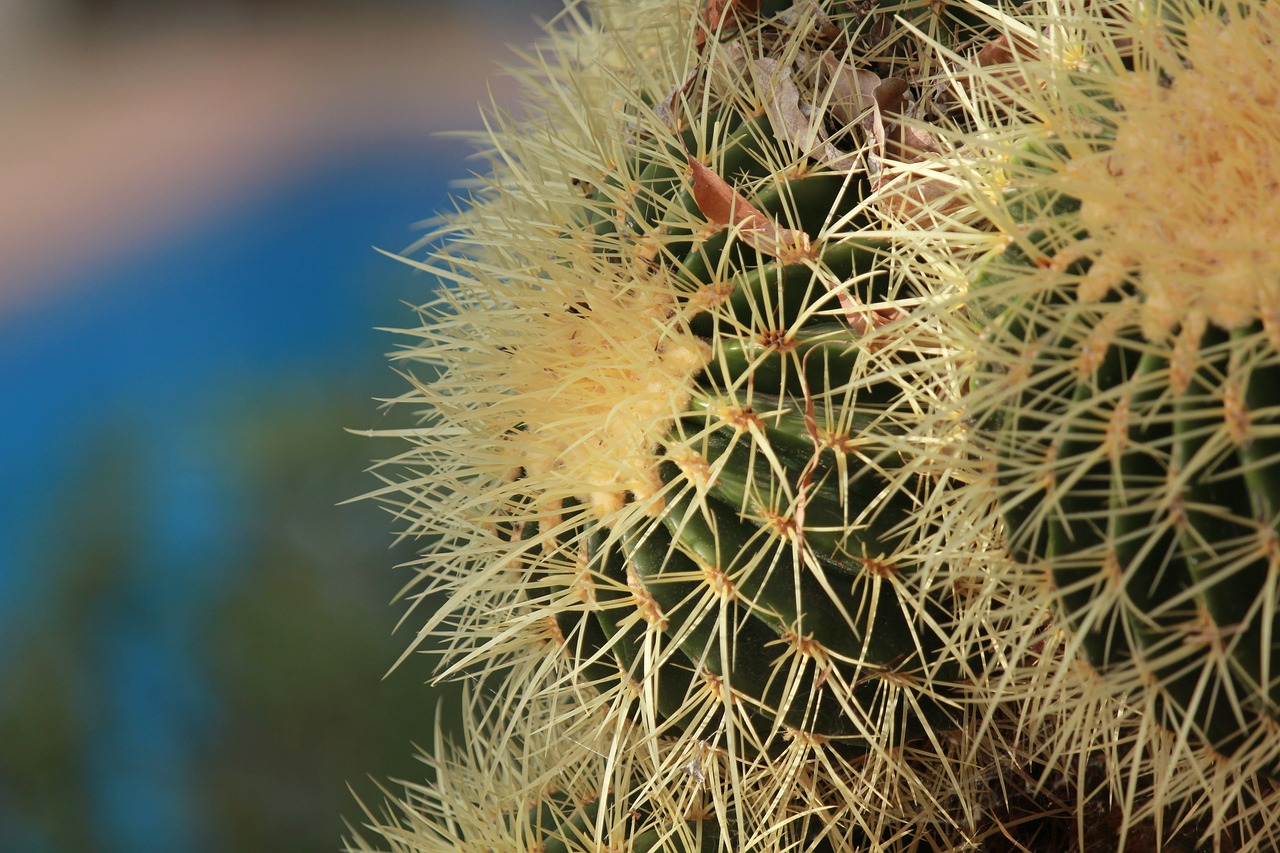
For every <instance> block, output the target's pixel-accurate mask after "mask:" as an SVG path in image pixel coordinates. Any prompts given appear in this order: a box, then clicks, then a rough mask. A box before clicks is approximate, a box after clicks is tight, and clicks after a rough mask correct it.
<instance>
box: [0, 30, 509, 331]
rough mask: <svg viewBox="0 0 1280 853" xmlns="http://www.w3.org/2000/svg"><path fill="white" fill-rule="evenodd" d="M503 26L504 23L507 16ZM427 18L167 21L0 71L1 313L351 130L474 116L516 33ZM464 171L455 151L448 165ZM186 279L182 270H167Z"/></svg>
mask: <svg viewBox="0 0 1280 853" xmlns="http://www.w3.org/2000/svg"><path fill="white" fill-rule="evenodd" d="M508 23H509V22H508ZM492 26H493V22H484V21H465V20H452V21H446V22H444V23H442V22H440V21H439V20H427V19H425V18H422V17H397V18H386V17H382V18H377V17H362V18H358V19H351V20H341V19H330V20H326V21H322V22H313V21H311V22H299V25H298V26H292V27H290V26H282V25H277V26H276V27H275V28H274V29H272V30H271V31H266V32H254V33H248V34H246V33H243V32H234V31H217V32H215V31H210V32H205V33H187V34H174V33H170V34H167V35H164V36H155V37H152V38H149V39H144V38H138V39H135V40H134V41H132V42H127V43H126V42H116V43H115V44H114V45H112V46H110V47H109V48H104V49H102V50H100V51H95V52H93V53H91V54H87V55H85V54H73V53H71V52H69V51H67V50H65V49H64V50H63V52H61V53H60V54H55V55H53V56H46V57H44V58H43V59H42V60H41V62H40V63H38V64H33V65H32V66H31V67H29V68H28V69H27V70H26V71H24V72H22V73H21V74H14V73H9V74H7V75H6V76H7V77H8V78H9V79H7V80H4V81H0V117H2V118H0V314H3V313H5V312H6V311H8V310H10V309H11V308H12V307H13V306H14V305H16V304H18V301H19V300H23V299H29V298H33V297H35V298H38V297H39V294H38V293H36V292H34V288H35V287H37V285H36V282H37V281H39V280H41V279H43V280H49V279H50V278H56V277H57V276H58V275H59V274H60V273H65V272H66V271H68V270H70V269H73V268H75V267H77V266H79V265H83V264H86V263H88V264H91V263H92V262H93V259H94V258H95V257H98V256H103V255H104V253H107V252H111V251H113V250H115V249H118V248H121V247H127V246H129V245H133V244H136V243H137V242H138V241H140V240H142V239H145V238H146V237H147V236H148V235H154V234H156V233H158V232H159V233H163V230H164V229H165V228H166V227H168V226H170V225H172V224H173V223H175V222H180V221H182V220H183V219H184V218H186V217H189V216H191V215H193V214H195V213H197V212H199V211H201V210H205V209H208V208H210V207H211V206H215V205H218V204H220V203H225V202H227V201H230V200H233V199H235V198H236V197H241V196H243V195H244V194H246V193H248V192H250V191H251V190H252V187H253V186H254V184H255V183H257V182H260V181H262V180H264V179H267V178H269V177H270V176H271V175H272V174H273V173H278V172H280V171H281V170H284V169H287V168H288V167H289V164H290V163H291V161H292V162H298V163H305V162H306V160H307V158H309V157H316V156H319V155H320V154H321V153H323V151H324V150H326V149H331V147H332V146H334V145H339V144H343V143H349V142H353V141H358V140H359V139H360V138H362V137H373V136H379V137H381V136H387V135H390V134H398V135H400V136H409V138H414V137H421V138H422V139H423V140H424V142H425V141H426V140H427V139H428V138H429V136H430V135H431V134H433V133H435V132H437V131H442V130H454V129H475V128H478V127H479V126H480V122H479V117H478V112H477V104H478V103H480V102H486V103H487V101H488V99H489V88H490V87H492V88H493V90H494V91H495V92H496V93H497V97H498V98H499V100H500V101H501V100H509V96H510V89H511V87H510V82H509V81H508V80H506V78H505V77H502V76H501V75H499V74H498V73H497V72H498V68H499V64H500V63H504V62H507V61H508V60H509V59H510V58H511V53H510V51H509V50H507V49H506V47H505V45H509V44H519V43H522V42H524V41H527V40H528V39H529V38H531V37H532V36H533V34H534V30H533V28H532V27H531V26H530V27H528V28H526V29H523V30H521V29H518V28H511V27H504V28H502V29H494V28H492ZM458 167H459V173H460V174H462V173H463V171H464V170H465V168H466V166H465V164H462V163H460V164H458ZM178 278H180V277H178Z"/></svg>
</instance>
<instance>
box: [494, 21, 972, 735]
mask: <svg viewBox="0 0 1280 853" xmlns="http://www.w3.org/2000/svg"><path fill="white" fill-rule="evenodd" d="M743 5H744V6H745V4H743ZM838 6H839V4H834V5H833V7H832V9H831V10H830V14H829V15H828V14H825V13H823V12H822V10H821V9H819V8H818V7H817V6H816V5H813V6H806V5H804V4H800V5H799V6H797V8H795V9H791V10H789V12H788V13H787V14H785V15H782V16H778V15H773V16H770V15H769V14H767V10H763V9H762V10H759V11H758V12H756V13H746V12H745V11H742V10H741V9H740V10H739V12H738V13H737V14H736V16H732V17H728V18H725V19H724V20H722V21H721V22H720V26H721V30H722V32H721V33H720V34H719V37H717V38H716V39H713V40H710V41H708V42H707V43H706V44H704V45H703V47H702V53H703V55H702V57H701V59H700V62H699V64H698V65H696V66H695V67H694V68H693V69H692V70H691V71H690V72H689V74H688V75H687V76H686V78H685V80H684V82H683V83H682V84H681V86H680V87H679V88H678V89H676V90H674V91H673V92H671V93H669V94H668V95H667V97H666V98H665V99H664V100H663V101H662V107H661V109H660V110H659V111H658V112H659V115H660V117H661V121H660V123H657V124H655V123H654V119H653V118H649V119H647V122H648V123H647V124H645V125H637V126H636V127H634V128H633V129H632V131H631V133H630V136H631V139H630V141H629V144H628V146H627V147H626V148H625V149H624V151H625V159H624V160H622V161H621V162H620V163H619V164H618V165H617V167H616V168H615V169H614V170H612V171H611V172H609V173H608V174H607V175H606V176H605V177H604V179H603V180H600V179H599V178H593V179H592V180H591V181H590V182H589V183H590V184H591V188H590V189H589V191H588V192H587V194H586V197H585V198H584V199H583V201H582V202H581V212H580V213H579V214H578V216H577V219H578V221H579V222H580V223H581V225H582V226H583V227H585V228H586V229H589V230H588V231H587V232H586V234H587V236H586V237H585V238H583V237H582V236H581V234H579V233H577V232H572V233H570V235H568V236H569V237H570V238H571V239H572V240H574V241H575V242H577V243H579V244H582V245H585V247H586V248H587V249H588V250H589V251H590V253H591V255H592V258H593V260H592V263H594V264H596V265H597V266H599V267H604V268H609V269H611V270H612V271H615V274H616V273H617V272H621V273H623V274H625V276H626V277H627V278H628V279H629V281H628V283H627V284H626V285H625V286H624V287H625V288H628V289H631V288H635V287H636V283H635V282H637V281H640V282H643V286H644V287H645V288H646V293H645V296H644V298H643V299H637V300H636V302H635V304H634V307H631V310H629V311H622V312H619V313H618V314H616V315H609V314H607V313H606V312H608V311H609V310H610V309H607V308H606V309H604V310H603V311H602V310H601V309H600V307H599V306H600V303H602V302H604V301H607V300H624V299H626V298H627V297H626V295H625V292H624V293H618V292H609V289H608V288H612V287H614V286H615V285H613V284H611V283H609V282H601V285H602V286H603V287H601V286H597V287H595V288H593V289H592V290H591V291H585V292H584V293H583V294H581V295H579V297H578V298H577V299H576V300H573V301H568V300H566V302H565V304H563V305H562V306H561V308H560V310H561V311H562V312H563V316H562V317H561V318H558V319H557V321H556V326H557V330H558V331H562V330H566V329H567V330H569V333H570V334H571V335H573V336H575V340H585V339H586V337H587V336H591V335H601V334H605V335H609V336H614V335H627V336H633V335H637V334H638V335H640V336H645V335H650V336H652V337H641V340H645V341H648V342H649V343H648V346H649V347H650V348H651V354H652V361H653V363H654V364H662V365H665V364H668V363H670V364H672V365H675V366H677V367H678V369H677V370H673V371H671V372H669V373H667V374H666V375H663V374H662V373H660V372H659V371H656V370H653V369H652V367H648V368H647V369H646V371H645V372H643V373H642V372H641V371H640V370H638V369H636V368H633V367H630V366H629V367H628V368H627V369H628V371H629V372H630V373H631V374H633V375H634V377H635V379H636V380H637V384H638V385H639V386H640V387H638V388H637V392H638V394H648V395H650V397H649V398H647V399H649V400H651V401H652V402H653V405H648V404H644V405H643V406H642V405H641V404H639V403H634V402H627V403H622V404H618V403H616V402H611V404H610V407H609V408H608V410H607V412H605V413H603V414H602V419H603V420H604V421H605V422H606V424H607V422H608V420H609V419H614V420H615V421H616V422H618V423H621V422H622V421H623V420H624V419H626V418H637V419H638V418H640V417H643V419H644V420H643V423H639V422H636V423H633V424H632V426H631V427H629V428H628V433H627V434H628V435H634V436H638V438H637V439H636V440H634V441H632V442H630V443H629V444H627V445H626V447H625V449H624V450H621V451H620V446H615V445H614V444H613V440H614V438H613V435H612V434H611V433H610V434H608V435H601V433H603V432H605V430H604V429H602V425H601V424H597V425H594V426H592V427H591V429H592V430H594V434H593V433H588V435H586V436H584V437H580V436H574V439H575V440H573V441H565V442H562V444H563V445H564V446H563V449H558V450H557V456H556V459H555V460H554V461H553V462H551V463H550V464H546V463H543V462H541V461H539V462H536V463H534V464H529V463H527V462H525V461H524V460H522V459H521V458H520V457H519V456H514V457H513V459H512V461H513V463H514V466H515V470H514V474H513V481H512V482H513V488H515V489H517V490H519V495H520V499H519V501H518V503H517V504H516V505H515V506H513V507H509V508H508V514H509V515H510V520H509V521H507V522H505V527H504V533H503V537H504V539H506V540H508V541H512V542H518V543H524V547H525V552H524V558H523V559H524V562H523V566H524V571H526V572H527V577H528V585H527V588H526V592H527V593H529V594H530V597H531V599H532V600H533V601H535V602H542V603H545V604H547V605H549V607H548V609H549V610H550V611H552V612H553V614H554V617H555V620H556V627H557V631H558V633H559V639H558V642H560V643H563V644H564V645H565V646H566V647H568V648H569V649H571V650H572V652H573V654H574V656H575V657H576V658H577V659H578V660H580V661H583V662H585V663H586V664H587V665H588V671H589V673H590V675H591V677H592V678H593V679H594V680H595V682H596V683H597V685H598V686H600V687H601V688H602V689H605V690H610V689H613V688H612V687H611V685H612V684H616V683H617V682H618V681H619V679H622V680H625V681H634V682H636V683H637V684H638V685H639V688H640V690H641V692H642V695H643V699H642V702H643V703H644V704H645V705H647V706H648V707H647V708H645V709H643V710H637V711H636V712H635V713H637V714H640V715H641V716H645V715H649V716H651V717H656V718H657V719H658V721H659V724H660V725H665V726H669V727H674V728H679V729H682V730H685V731H687V732H688V733H690V734H692V735H694V736H696V737H698V738H704V739H706V740H708V741H710V742H715V743H719V744H721V745H726V743H725V742H726V739H728V740H731V741H732V748H733V749H734V750H740V751H743V752H744V753H748V754H749V753H751V752H755V751H776V750H778V749H781V748H782V746H783V745H784V744H785V743H789V742H791V740H793V739H794V738H796V737H797V736H799V737H803V738H806V739H808V740H809V741H810V742H812V743H814V744H831V745H833V746H836V745H844V746H848V747H852V748H855V749H864V748H865V747H866V746H867V744H868V743H870V742H875V743H880V744H891V745H897V744H900V743H902V742H903V741H905V740H909V739H911V738H919V737H922V736H926V735H929V734H930V733H935V732H940V731H944V730H949V729H955V728H958V727H959V725H960V724H959V722H958V721H959V714H958V712H957V711H956V710H955V700H956V688H958V687H959V686H961V685H962V684H964V683H966V682H968V681H969V680H971V679H972V678H973V675H974V671H975V668H976V667H978V666H979V664H978V662H977V654H976V651H975V649H974V648H973V646H974V644H975V642H976V641H975V639H974V635H975V634H976V631H975V630H974V629H973V628H972V627H967V628H964V629H958V628H957V625H956V623H957V621H958V618H959V616H958V607H957V602H956V599H955V596H954V593H953V589H952V587H951V585H950V583H949V582H948V581H947V579H945V578H940V577H939V576H938V572H939V569H938V567H937V566H936V565H934V566H932V568H931V569H930V570H929V571H932V573H933V574H929V573H928V571H922V570H921V569H920V565H921V559H920V554H919V551H918V549H919V548H920V547H921V546H920V543H921V541H922V540H923V539H924V538H925V536H926V534H927V533H928V532H929V531H930V529H931V525H934V526H936V524H937V521H936V520H931V515H930V512H929V511H926V510H925V509H924V507H926V506H931V507H933V508H934V511H936V510H937V508H938V507H941V506H942V505H943V504H944V502H945V500H946V498H945V495H944V492H945V488H944V487H943V486H941V485H939V483H938V482H937V481H935V480H934V479H932V478H930V477H928V476H923V475H921V474H919V473H918V471H917V470H916V469H909V468H908V467H904V464H903V462H904V459H912V458H914V457H916V456H919V455H923V454H925V453H926V452H927V451H926V450H924V449H923V448H924V444H923V442H922V440H921V438H920V437H919V436H911V435H908V433H909V432H910V428H911V425H912V424H913V423H914V422H915V421H916V420H917V419H918V418H919V416H920V412H921V411H923V410H927V409H931V408H933V403H932V402H931V400H932V399H940V398H941V397H942V396H943V395H944V394H945V393H946V391H947V389H944V388H940V387H922V384H921V383H920V382H918V381H917V380H918V378H919V377H920V376H921V375H922V371H921V370H920V368H919V365H920V363H921V362H923V361H927V360H929V359H931V358H937V357H938V348H937V347H936V345H931V343H930V339H929V337H928V335H927V330H925V329H924V328H923V327H922V326H920V325H918V324H915V323H914V321H913V320H912V319H911V318H910V316H909V313H908V311H907V310H905V309H904V306H909V305H910V304H911V300H912V297H913V296H916V294H912V293H909V292H905V291H901V290H898V289H897V288H892V287H891V286H890V284H889V277H888V275H887V274H886V270H885V268H884V263H885V262H884V261H883V259H882V258H880V257H878V255H877V253H876V251H874V249H873V244H872V243H870V242H869V241H868V240H867V239H866V237H865V234H864V232H865V231H866V230H867V225H868V217H867V213H866V206H867V197H868V194H869V191H870V181H869V178H868V175H867V172H866V169H865V168H864V167H863V166H862V165H861V164H862V159H861V155H860V154H859V153H858V150H857V148H858V146H860V145H862V144H863V141H864V139H865V136H864V135H862V131H861V127H860V126H859V125H857V124H854V125H853V126H850V125H849V124H848V123H847V122H850V121H852V120H853V119H856V118H857V117H859V116H862V115H863V113H865V112H866V111H867V110H875V109H878V107H877V106H876V101H875V99H874V97H873V96H871V95H870V94H869V92H870V89H869V88H868V87H870V86H871V84H875V85H876V86H879V85H881V83H880V82H879V81H880V80H881V78H882V77H883V78H887V77H889V76H890V75H891V74H892V73H894V71H895V69H898V68H899V65H900V64H901V60H899V59H898V58H896V57H895V55H894V51H893V50H892V49H887V48H886V49H883V55H882V56H881V57H880V58H879V59H878V60H867V61H865V63H859V64H858V66H857V67H856V68H855V67H854V64H853V62H852V60H851V57H854V56H860V55H862V54H863V52H866V53H867V54H868V55H874V49H875V45H876V44H877V43H878V41H880V40H883V39H884V36H883V35H882V34H881V35H879V36H873V35H870V34H869V33H870V31H871V30H873V29H875V27H874V26H873V24H874V22H875V21H876V20H877V19H876V18H874V17H871V16H869V15H868V14H867V13H866V12H865V11H864V12H860V13H854V12H848V11H844V12H837V11H836V7H838ZM783 11H786V10H783ZM952 26H956V27H958V26H959V24H958V23H956V22H952ZM873 69H874V70H873ZM859 74H861V75H862V77H861V78H859V77H858V75H859ZM859 79H861V85H862V86H863V87H864V89H865V90H866V91H863V90H858V89H856V88H854V87H856V86H857V85H858V80H859ZM868 81H870V82H868ZM837 113H839V114H838V115H837ZM632 120H633V121H635V120H637V119H635V118H633V119H632ZM882 120H883V119H882ZM602 289H603V291H604V292H601V290H602ZM642 303H643V304H642ZM606 322H607V323H608V324H609V325H606ZM615 322H616V323H617V324H618V325H616V326H615V325H613V323H615ZM645 327H649V329H653V330H656V331H648V330H646V328H645ZM633 329H636V330H637V331H634V332H633V331H632V330H633ZM539 345H540V346H541V344H539ZM593 346H594V347H595V349H596V350H597V351H603V350H605V349H606V347H605V345H603V344H597V345H593ZM609 346H613V344H612V342H610V343H609ZM508 357H509V359H511V360H513V361H519V360H524V359H529V360H530V363H536V362H534V361H533V360H532V359H531V358H530V356H529V354H528V351H527V350H525V349H523V348H522V347H520V346H519V345H512V346H510V348H509V356H508ZM612 369H614V367H613V366H612V365H610V364H609V363H608V362H607V361H604V360H603V359H602V362H601V363H600V364H590V363H584V364H583V365H582V366H581V367H579V368H577V370H578V371H579V377H580V378H573V379H565V378H564V375H563V373H559V372H558V373H556V374H555V377H554V381H555V382H556V383H557V391H562V390H563V387H564V385H565V384H568V382H571V381H572V382H583V383H597V382H598V381H599V379H598V376H599V374H602V373H605V372H608V371H610V370H612ZM560 417H562V415H561V414H560V413H555V418H560ZM555 418H552V419H548V420H546V421H543V422H541V423H534V422H532V421H531V420H530V419H529V418H528V417H525V418H524V419H523V421H522V423H521V424H520V426H519V430H518V432H519V433H521V435H517V436H515V437H513V438H512V442H513V443H515V442H518V441H522V440H525V439H526V438H528V437H529V436H531V435H533V436H543V437H545V436H547V435H550V434H551V433H552V432H553V430H554V429H556V428H557V427H556V425H555V424H554V423H550V421H552V420H554V419H555ZM579 438H581V440H578V439H579ZM913 441H916V442H922V443H921V444H920V446H913V445H912V444H911V442H913ZM601 448H605V449H607V450H608V452H609V454H610V455H609V456H608V457H607V458H604V459H595V458H592V459H591V461H590V462H583V461H582V460H583V459H585V458H588V457H593V456H594V455H595V454H598V453H599V452H600V450H601ZM596 469H601V470H608V471H610V473H609V475H608V476H607V477H603V478H598V479H597V482H598V483H600V484H601V486H602V487H593V486H592V485H591V483H590V481H588V482H584V483H573V484H570V483H565V484H564V487H563V489H558V490H556V489H548V488H547V487H546V482H547V480H546V476H545V475H546V474H547V472H548V471H550V472H560V471H565V470H570V471H572V470H596ZM615 469H619V470H625V473H624V474H623V475H621V476H616V475H614V474H613V473H612V471H613V470H615ZM556 475H557V476H559V474H558V473H556ZM966 632H968V633H966ZM730 732H731V733H730Z"/></svg>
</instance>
